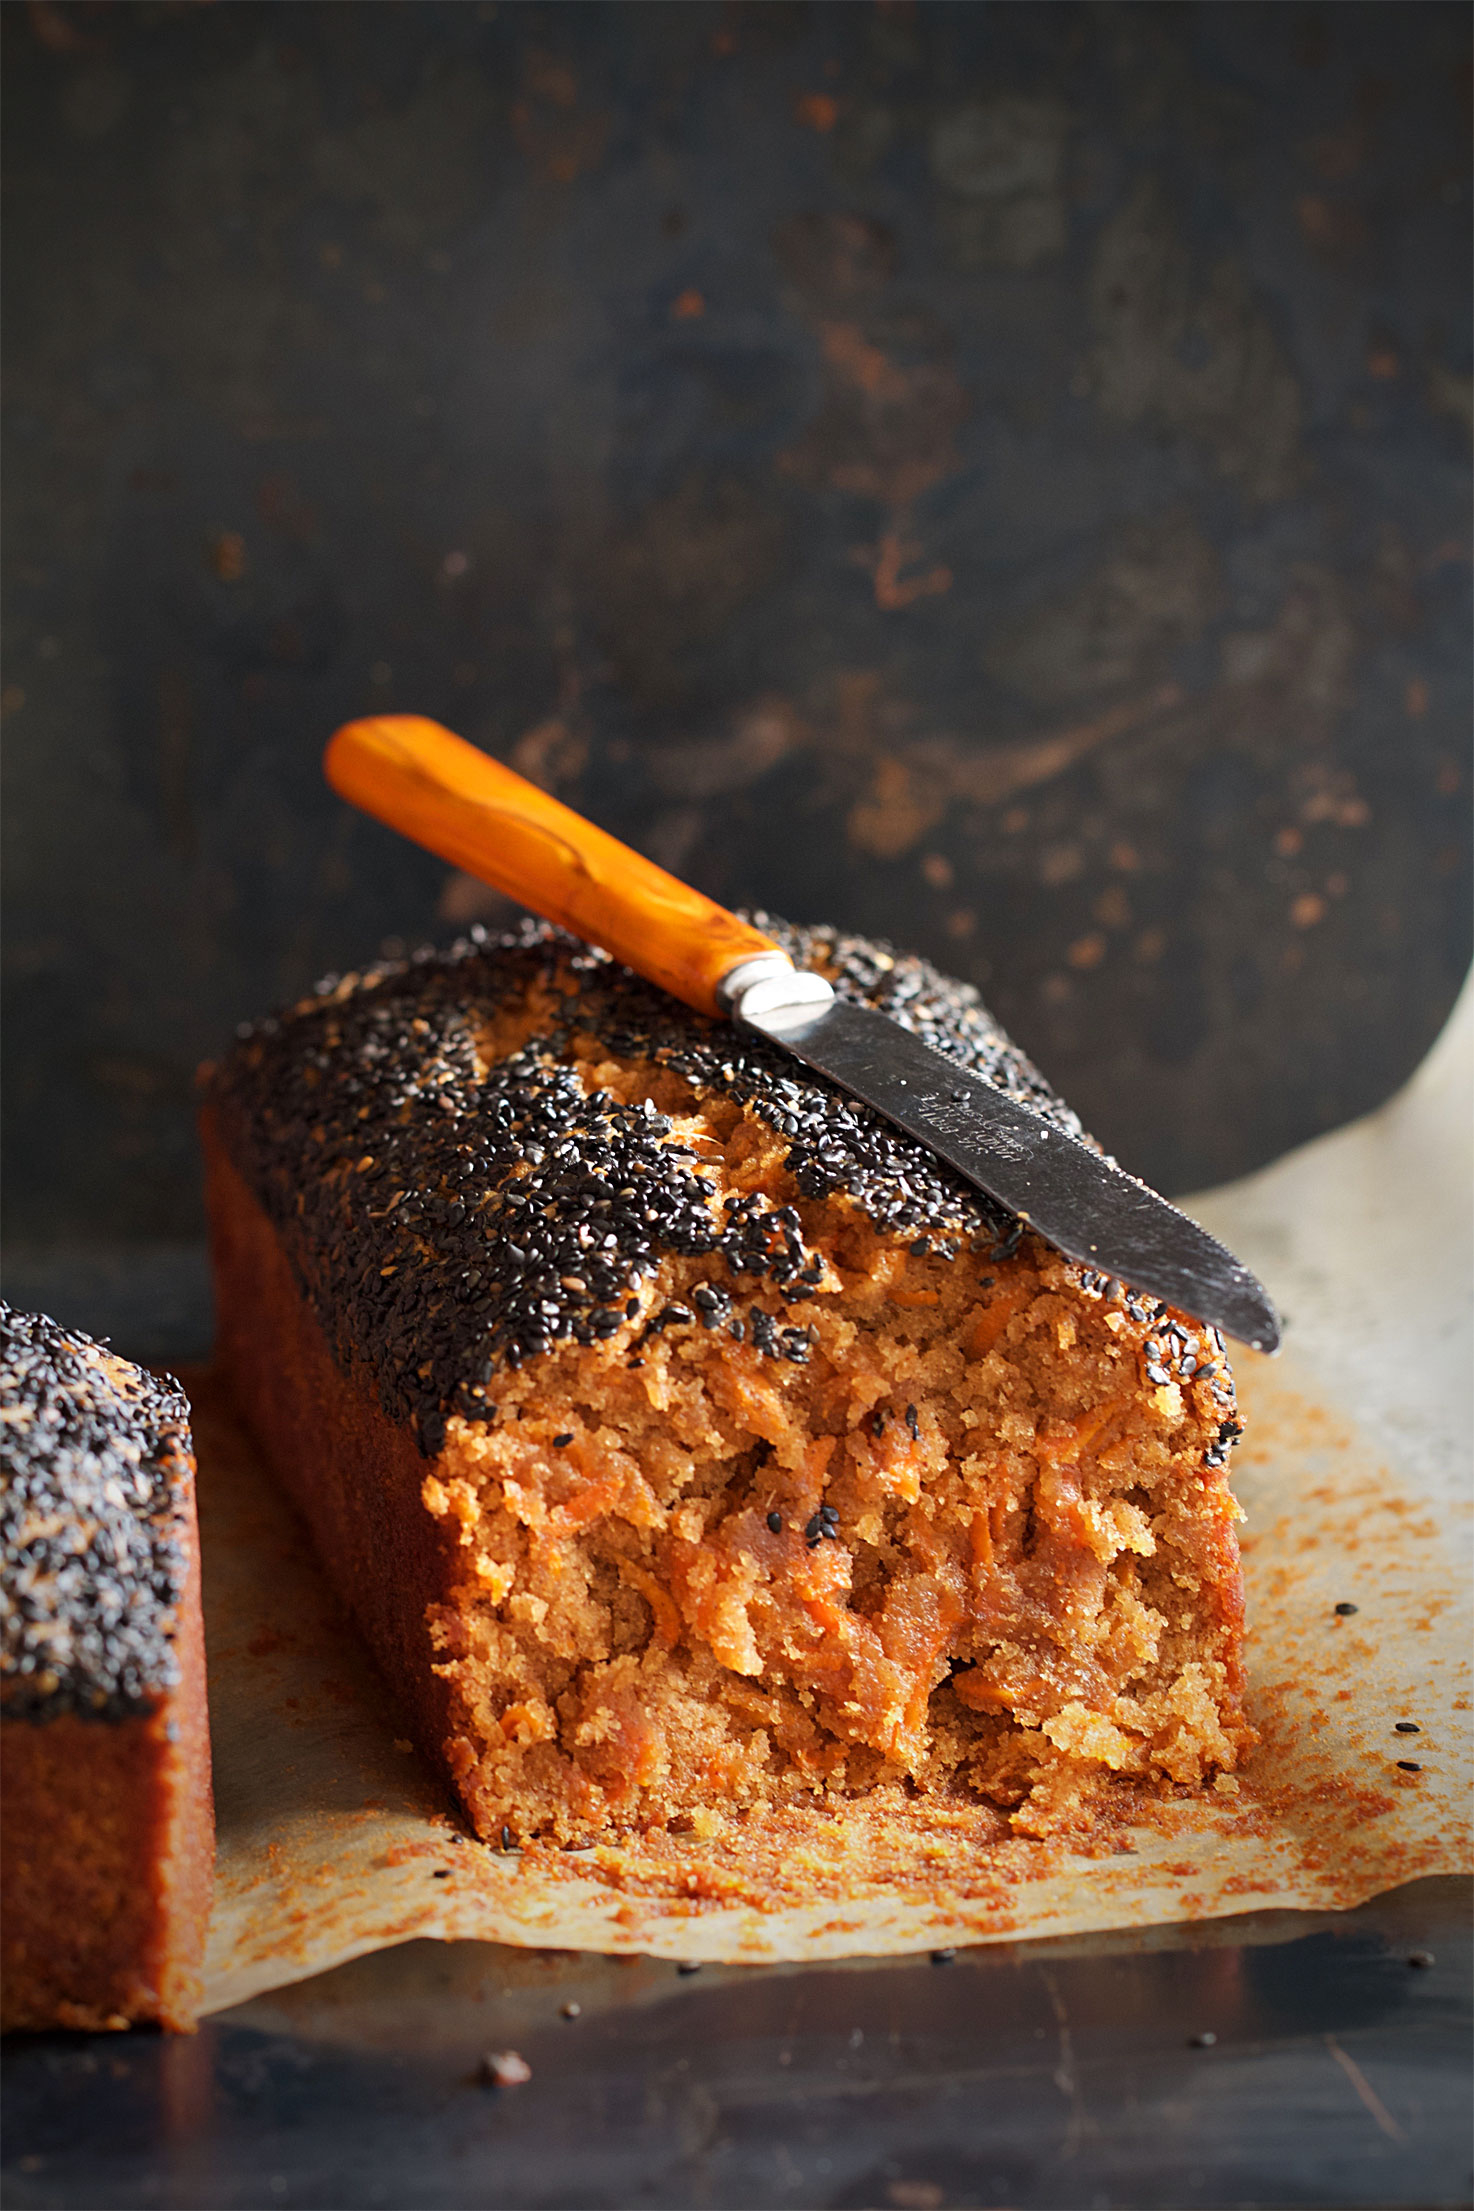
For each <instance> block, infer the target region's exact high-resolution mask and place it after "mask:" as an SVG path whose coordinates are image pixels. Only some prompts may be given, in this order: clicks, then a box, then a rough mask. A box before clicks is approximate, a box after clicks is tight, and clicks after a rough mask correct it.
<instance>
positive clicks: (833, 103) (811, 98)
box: [793, 92, 839, 132]
mask: <svg viewBox="0 0 1474 2211" xmlns="http://www.w3.org/2000/svg"><path fill="white" fill-rule="evenodd" d="M793 112H794V116H795V118H796V120H797V121H798V122H800V123H802V124H803V126H804V128H805V129H806V130H811V131H821V132H822V131H832V130H833V128H834V126H835V124H836V123H837V122H838V121H839V102H838V101H837V100H836V99H835V98H834V97H833V95H832V94H831V93H828V92H806V93H805V94H804V95H803V98H802V99H801V100H798V101H797V102H795V105H794V110H793Z"/></svg>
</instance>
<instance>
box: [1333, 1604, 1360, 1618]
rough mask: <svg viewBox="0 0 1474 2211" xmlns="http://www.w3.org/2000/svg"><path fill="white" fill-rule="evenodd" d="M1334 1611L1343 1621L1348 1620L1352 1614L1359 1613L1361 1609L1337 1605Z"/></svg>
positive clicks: (1347, 1605) (1357, 1606)
mask: <svg viewBox="0 0 1474 2211" xmlns="http://www.w3.org/2000/svg"><path fill="white" fill-rule="evenodd" d="M1336 1610H1337V1611H1338V1612H1339V1613H1340V1615H1341V1617H1342V1619H1343V1620H1349V1619H1350V1618H1351V1615H1352V1613H1353V1612H1359V1611H1360V1610H1361V1607H1360V1605H1350V1604H1339V1605H1337V1607H1336Z"/></svg>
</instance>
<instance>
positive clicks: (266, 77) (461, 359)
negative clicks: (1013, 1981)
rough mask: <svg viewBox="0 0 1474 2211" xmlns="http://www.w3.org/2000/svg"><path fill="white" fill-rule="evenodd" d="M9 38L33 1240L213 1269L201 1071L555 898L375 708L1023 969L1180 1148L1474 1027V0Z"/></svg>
mask: <svg viewBox="0 0 1474 2211" xmlns="http://www.w3.org/2000/svg"><path fill="white" fill-rule="evenodd" d="M0 28H3V31H4V36H5V48H6V52H5V84H4V99H5V133H6V137H5V158H6V163H7V186H6V225H7V229H6V239H5V262H4V273H5V283H6V287H7V294H8V297H7V313H6V321H5V338H6V351H7V359H6V397H7V404H8V410H9V412H8V431H7V444H6V454H5V458H6V471H7V473H6V486H7V495H8V500H9V528H8V531H7V537H6V564H7V602H6V640H7V648H8V653H9V661H8V667H7V674H6V679H5V692H4V703H5V707H6V710H7V712H6V725H5V726H6V753H7V771H8V778H9V796H8V802H7V808H6V824H7V829H8V832H9V837H10V844H11V851H10V857H9V862H8V870H7V895H8V898H9V901H10V915H9V919H8V924H7V932H6V947H5V957H6V965H7V970H8V989H9V1009H8V1024H9V1025H8V1031H7V1040H8V1046H9V1049H8V1052H7V1080H8V1084H9V1104H8V1124H7V1127H8V1139H9V1178H10V1179H9V1188H8V1196H7V1206H8V1211H7V1233H8V1235H9V1236H10V1238H11V1239H13V1240H14V1243H15V1244H16V1246H17V1247H19V1248H20V1251H21V1258H22V1261H25V1260H26V1258H27V1255H29V1259H30V1260H31V1261H33V1262H35V1261H39V1260H42V1259H45V1258H46V1255H47V1253H50V1254H51V1258H50V1260H49V1261H47V1264H48V1265H50V1266H51V1269H52V1272H51V1273H50V1274H49V1275H48V1274H47V1273H46V1267H45V1266H38V1265H34V1264H33V1265H32V1266H31V1267H30V1272H29V1274H27V1273H26V1270H25V1267H24V1265H23V1266H22V1269H21V1279H20V1280H16V1278H15V1276H12V1280H13V1281H14V1282H15V1294H17V1295H21V1294H23V1292H27V1291H29V1293H30V1294H35V1293H34V1291H33V1290H31V1287H30V1286H31V1285H33V1284H35V1283H37V1282H42V1283H43V1284H44V1283H45V1282H51V1283H53V1284H55V1285H57V1286H59V1287H60V1288H61V1289H62V1290H63V1291H64V1292H65V1290H66V1285H67V1284H69V1283H71V1284H76V1283H80V1282H83V1281H85V1280H91V1279H96V1276H97V1270H98V1268H99V1267H100V1266H105V1265H106V1264H107V1261H106V1257H105V1255H106V1254H107V1252H109V1251H110V1250H112V1249H115V1248H117V1247H118V1246H120V1245H121V1244H124V1243H131V1244H133V1245H148V1246H151V1247H156V1261H157V1264H158V1265H159V1266H161V1267H162V1269H163V1278H165V1279H167V1281H168V1283H170V1284H172V1285H173V1287H172V1288H170V1289H168V1290H167V1292H165V1293H164V1294H163V1300H162V1301H163V1304H164V1305H165V1306H167V1305H169V1304H170V1302H171V1300H172V1301H173V1303H174V1304H175V1305H184V1304H188V1302H189V1300H188V1298H187V1297H183V1296H182V1295H181V1294H180V1292H179V1289H178V1283H177V1281H176V1276H177V1275H178V1274H179V1268H183V1269H184V1270H185V1271H186V1272H187V1270H188V1268H189V1266H190V1265H191V1261H190V1259H189V1256H188V1254H189V1250H190V1248H191V1247H192V1245H193V1241H194V1239H196V1238H197V1237H198V1235H199V1222H200V1214H199V1201H198V1195H197V1190H196V1164H195V1156H194V1145H193V1137H192V1132H191V1099H190V1083H191V1077H192V1072H193V1068H194V1065H195V1062H196V1061H197V1060H198V1059H199V1058H201V1057H202V1056H205V1055H207V1054H209V1053H212V1052H213V1051H215V1050H218V1049H219V1047H220V1046H221V1044H222V1043H223V1042H224V1040H225V1039H226V1038H227V1037H228V1036H229V1034H230V1033H231V1030H232V1028H233V1026H234V1024H235V1023H236V1021H238V1020H239V1019H240V1018H242V1017H243V1016H247V1015H251V1014H254V1013H256V1012H259V1011H260V1010H262V1009H263V1008H264V1007H266V1006H267V1005H269V1004H271V1003H273V1002H275V1001H277V1000H280V999H282V998H285V997H288V996H291V995H294V994H295V993H296V992H297V991H299V990H300V989H301V988H302V987H303V986H304V985H305V984H306V983H307V982H308V981H309V980H310V979H311V977H312V976H313V975H314V974H316V973H318V972H320V971H321V970H323V969H327V968H333V967H343V966H346V965H349V964H353V963H355V962H357V961H360V960H362V959H363V958H364V957H365V956H366V955H371V954H373V953H374V952H375V951H377V949H378V947H379V945H380V943H381V941H382V940H383V939H384V938H385V937H386V936H397V937H400V938H403V939H405V940H408V941H415V940H417V939H419V938H420V937H421V936H422V935H430V934H437V935H444V934H446V933H449V930H450V929H453V928H454V927H455V926H459V925H463V924H464V923H465V922H466V921H468V920H470V919H473V918H476V916H477V914H478V913H484V914H485V915H486V917H487V918H500V915H499V914H498V913H495V912H494V910H493V909H494V908H495V901H494V900H492V899H491V898H490V896H489V895H486V896H483V894H482V893H481V891H480V890H479V888H478V887H477V886H475V885H472V884H470V883H469V882H467V881H465V880H464V879H457V878H450V879H447V877H446V873H445V870H444V869H443V867H441V866H439V865H438V864H437V863H435V862H434V861H432V860H431V859H429V858H428V857H427V856H425V855H423V854H421V853H419V852H417V851H414V850H412V849H410V848H409V847H407V846H403V845H401V844H399V843H397V842H396V841H395V840H394V839H393V838H392V837H391V836H390V835H389V834H388V832H386V831H384V830H382V829H381V828H379V827H378V826H377V825H375V824H373V823H371V822H369V821H367V820H364V819H362V818H355V817H354V816H352V815H350V814H349V812H348V811H347V810H346V809H345V808H343V807H341V806H340V805H339V804H338V802H337V801H335V800H334V799H333V798H332V797H331V795H330V794H329V793H328V792H327V790H326V789H325V788H324V787H323V785H322V782H321V778H320V775H319V770H318V758H319V754H320V749H321V746H322V743H323V740H324V739H325V737H326V736H327V735H328V733H329V732H330V731H331V730H332V728H333V727H334V726H335V725H336V724H337V723H338V722H339V721H340V720H342V719H344V718H345V717H347V716H349V715H351V714H356V713H361V712H363V711H365V710H367V709H369V708H371V707H373V706H376V705H392V706H396V707H403V708H414V709H417V710H421V711H425V712H428V713H431V714H434V715H438V716H440V717H441V718H443V719H445V720H447V721H449V722H450V723H451V724H452V725H453V726H456V727H458V728H460V729H461V730H463V731H464V732H465V733H466V734H467V735H468V736H470V737H472V738H473V739H475V740H476V741H478V742H480V743H483V744H485V745H488V746H490V747H492V748H493V749H495V750H496V751H498V752H499V753H501V754H502V755H503V756H505V757H507V758H510V759H512V760H514V761H515V762H516V763H517V764H518V765H519V766H520V767H521V768H522V769H523V770H524V772H530V773H532V774H533V775H535V776H537V777H539V778H540V779H541V780H543V781H545V782H547V783H549V784H551V785H555V786H556V787H557V789H558V790H559V792H560V793H561V794H562V795H563V796H565V797H567V798H569V799H570V800H572V801H573V802H574V803H575V804H578V805H580V806H582V807H584V808H586V809H587V810H588V811H590V812H591V813H593V814H594V815H595V816H596V817H597V818H598V819H600V820H601V821H603V822H604V823H605V824H607V825H608V826H609V827H610V828H612V829H614V830H615V831H616V832H618V833H620V834H622V835H624V836H626V837H627V838H630V839H631V840H632V841H634V842H637V843H639V844H641V845H643V846H644V847H645V848H646V849H648V850H650V851H651V852H653V853H654V854H655V855H656V856H657V857H658V858H660V859H662V860H663V861H665V862H666V863H667V864H670V865H673V866H675V867H677V868H678V869H680V870H681V871H683V872H685V873H687V874H688V875H690V876H691V877H692V879H693V880H695V881H696V882H698V883H700V884H701V885H702V886H703V887H704V888H706V889H708V890H710V891H712V892H713V893H715V894H716V895H718V896H719V897H722V898H723V899H725V900H727V901H728V902H730V903H739V902H743V901H748V902H752V903H757V904H766V905H770V906H772V907H774V908H775V909H777V910H779V911H782V912H787V913H791V914H793V915H795V916H796V917H797V918H799V919H801V920H802V919H809V918H815V917H818V916H821V915H828V916H832V917H834V918H836V919H838V920H839V921H841V922H843V923H845V924H847V925H849V926H853V927H857V928H861V929H868V930H873V931H875V932H876V933H878V934H882V935H886V936H889V937H891V938H893V939H895V940H897V941H899V942H902V943H907V944H912V945H915V946H916V947H918V948H919V949H921V950H922V951H925V952H927V953H928V954H930V955H931V956H932V957H934V958H936V959H937V961H938V962H939V964H940V965H942V966H943V967H945V968H949V969H952V970H954V971H961V972H963V973H964V974H967V975H969V976H970V977H971V979H973V980H974V981H976V982H977V983H978V984H979V985H980V986H981V987H982V988H983V989H984V991H985V994H986V996H987V998H988V1000H989V1003H990V1004H991V1005H993V1006H994V1007H995V1008H996V1010H997V1012H998V1014H999V1016H1000V1018H1001V1019H1002V1020H1003V1021H1004V1022H1005V1023H1006V1025H1007V1026H1008V1027H1009V1028H1010V1029H1011V1030H1012V1031H1013V1032H1014V1034H1016V1035H1017V1036H1018V1037H1019V1039H1020V1041H1021V1042H1022V1043H1023V1044H1024V1045H1025V1046H1026V1048H1027V1049H1028V1050H1029V1051H1030V1052H1031V1053H1032V1054H1033V1055H1034V1056H1035V1057H1036V1058H1037V1060H1038V1061H1039V1063H1040V1064H1041V1065H1042V1066H1043V1067H1044V1068H1045V1070H1046V1072H1047V1073H1048V1074H1049V1075H1050V1076H1051V1077H1052V1078H1053V1080H1055V1081H1056V1082H1057V1083H1058V1084H1059V1086H1060V1087H1061V1089H1062V1090H1063V1091H1064V1092H1065V1094H1066V1095H1067V1096H1068V1097H1069V1098H1070V1099H1071V1101H1072V1103H1074V1104H1075V1105H1076V1106H1078V1108H1079V1110H1080V1112H1081V1114H1082V1116H1083V1117H1084V1119H1085V1120H1086V1122H1087V1124H1088V1125H1089V1126H1091V1127H1093V1128H1094V1129H1095V1130H1096V1131H1097V1132H1098V1133H1099V1135H1100V1136H1101V1137H1102V1139H1103V1140H1104V1141H1105V1142H1106V1143H1107V1145H1108V1146H1109V1147H1110V1148H1111V1149H1112V1150H1114V1151H1116V1152H1117V1153H1118V1154H1119V1155H1120V1156H1121V1157H1122V1159H1123V1160H1124V1161H1125V1162H1126V1163H1127V1164H1129V1165H1131V1166H1133V1167H1134V1168H1137V1169H1138V1170H1139V1171H1141V1172H1143V1173H1145V1174H1146V1175H1148V1176H1149V1177H1150V1178H1152V1179H1153V1180H1155V1181H1156V1182H1158V1183H1159V1184H1161V1185H1164V1186H1165V1187H1167V1188H1168V1189H1169V1190H1170V1189H1183V1188H1187V1187H1191V1186H1193V1185H1197V1184H1202V1183H1204V1182H1207V1181H1211V1180H1214V1179H1219V1178H1222V1177H1224V1176H1227V1175H1230V1174H1233V1173H1236V1172H1239V1171H1241V1170H1244V1169H1246V1168H1248V1167H1251V1166H1253V1165H1254V1164H1256V1163H1258V1162H1260V1161H1263V1160H1265V1159H1267V1158H1269V1157H1271V1156H1273V1155H1274V1154H1276V1153H1277V1152H1279V1151H1280V1150H1282V1149H1283V1148H1284V1147H1285V1146H1286V1145H1288V1144H1291V1143H1293V1142H1295V1141H1296V1140H1298V1139H1300V1138H1303V1137H1305V1136H1307V1135H1309V1134H1312V1133H1313V1132H1315V1131H1316V1130H1318V1129H1321V1128H1324V1127H1327V1126H1329V1125H1332V1124H1334V1123H1336V1122H1339V1121H1342V1120H1344V1119H1346V1118H1348V1117H1349V1116H1351V1115H1353V1114H1355V1113H1357V1112H1359V1111H1361V1110H1363V1109H1365V1108H1367V1107H1369V1106H1371V1105H1374V1104H1375V1103H1377V1102H1378V1101H1379V1100H1380V1099H1381V1098H1382V1097H1384V1096H1385V1095H1387V1094H1388V1093H1389V1092H1390V1091H1391V1090H1392V1089H1393V1088H1394V1087H1395V1086H1396V1084H1397V1083H1398V1082H1399V1081H1400V1080H1401V1079H1402V1078H1403V1076H1404V1075H1405V1074H1406V1073H1407V1072H1408V1071H1409V1070H1410V1069H1411V1067H1412V1066H1413V1065H1414V1064H1415V1062H1416V1061H1417V1060H1418V1058H1419V1057H1420V1056H1421V1054H1422V1052H1423V1051H1424V1050H1425V1048H1426V1046H1427V1045H1428V1043H1429V1042H1430V1041H1431V1039H1432V1037H1433V1035H1434V1034H1435V1033H1436V1031H1437V1029H1438V1027H1439V1026H1440V1023H1441V1021H1442V1019H1443V1016H1444V1014H1445V1013H1446V1011H1447V1008H1448V1006H1449V1004H1450V1003H1451V1001H1452V998H1453V996H1454V993H1455V991H1456V989H1457V986H1458V983H1459V980H1460V978H1461V976H1462V974H1463V972H1464V969H1465V967H1466V965H1467V961H1468V956H1469V927H1470V924H1469V915H1470V897H1469V878H1468V837H1467V816H1468V768H1467V760H1466V733H1467V726H1468V675H1469V653H1468V623H1467V593H1468V583H1469V576H1468V546H1467V523H1468V422H1469V389H1470V387H1469V353H1468V316H1467V289H1468V286H1467V269H1468V257H1469V187H1468V157H1467V136H1466V133H1467V106H1466V104H1465V103H1466V100H1467V73H1466V72H1467V58H1468V48H1469V26H1468V18H1467V15H1466V13H1465V11H1464V10H1462V9H1459V8H1457V7H1452V6H1441V5H1421V4H1418V0H1397V4H1395V5H1390V4H1389V5H1381V4H1376V0H1373V4H1370V5H1366V6H1361V7H1355V8H1348V7H1340V8H1336V7H1324V8H1302V7H1299V6H1270V7H1260V6H1256V5H1233V6H1226V5H1222V6H1221V5H1217V4H1208V5H1204V6H1199V7H1194V8H1191V9H1169V8H1165V7H1159V6H1131V5H1127V6H1124V7H1120V8H1101V9H1093V8H1083V7H1082V8H1077V7H1074V6H1071V5H1060V6H1053V7H1048V8H1042V7H1037V6H1012V7H1011V6H1001V7H988V8H983V7H960V6H941V5H934V6H929V7H928V6H923V7H921V8H917V9H912V8H907V7H904V6H883V7H870V6H860V5H853V6H852V5H829V6H823V7H819V6H815V7H803V6H787V5H767V6H761V7H753V8H743V7H736V8H730V9H728V8H721V9H718V8H716V7H708V6H688V5H685V4H682V0H676V4H673V5H666V6H648V7H647V6H643V5H639V4H626V5H622V6H620V7H618V8H611V7H604V6H598V7H589V6H583V5H577V4H575V5H563V6H541V5H523V6H517V5H504V6H501V7H499V8H496V7H489V6H476V5H470V4H467V5H454V6H442V5H439V4H435V0H421V4H419V5H416V6H414V7H389V6H377V7H367V6H360V7H339V6H322V7H319V6H299V5H295V4H293V0H286V4H283V5H274V6H270V7H263V6H258V5H254V4H250V0H246V4H237V5H233V6H231V7H224V8H202V9H181V8H178V7H173V6H168V5H162V4H160V5H131V6H120V7H114V8H111V9H102V8H97V9H94V8H91V7H88V6H78V7H68V6H65V5H59V4H51V0H45V4H40V5H37V6H36V7H34V8H33V9H31V10H30V11H23V10H21V9H19V8H16V7H11V8H8V9H5V10H4V11H3V15H0ZM165 1245H172V1246H173V1247H174V1249H175V1251H176V1252H177V1254H178V1255H179V1268H174V1271H173V1272H172V1273H171V1271H170V1269H171V1267H172V1266H173V1262H172V1261H169V1260H166V1259H165V1258H164V1257H163V1256H162V1255H161V1248H162V1247H163V1246H165ZM59 1252H60V1253H61V1254H63V1259H64V1263H63V1259H58V1258H57V1254H58V1253H59ZM58 1266H60V1267H61V1272H60V1273H58V1272H57V1271H56V1269H57V1267H58ZM87 1269H90V1270H91V1273H90V1274H88V1273H87V1272H86V1270H87ZM68 1270H70V1271H68ZM140 1279H141V1278H140ZM79 1294H80V1293H79ZM141 1310H142V1309H141V1308H139V1311H141ZM68 1317H74V1318H76V1319H78V1320H79V1321H84V1322H85V1321H87V1320H88V1319H94V1318H95V1317H96V1316H95V1315H94V1314H93V1313H92V1312H90V1311H89V1312H82V1311H75V1310H74V1311H73V1313H71V1314H70V1315H69V1316H68ZM138 1325H139V1327H140V1328H142V1329H144V1332H145V1333H146V1328H145V1324H144V1322H143V1321H142V1320H141V1319H140V1320H139V1322H138ZM165 1333H166V1334H167V1330H166V1331H165ZM174 1348H176V1349H179V1350H183V1349H186V1348H188V1346H187V1345H185V1344H183V1343H176V1344H175V1345H174Z"/></svg>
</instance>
